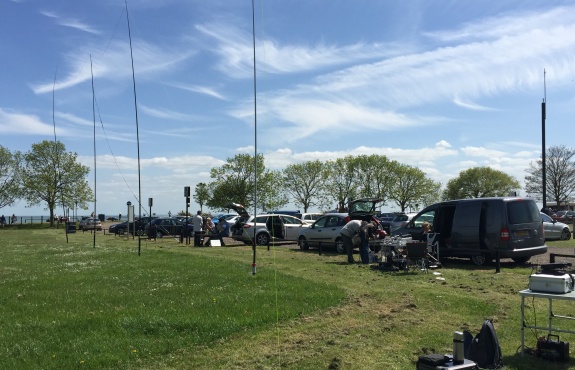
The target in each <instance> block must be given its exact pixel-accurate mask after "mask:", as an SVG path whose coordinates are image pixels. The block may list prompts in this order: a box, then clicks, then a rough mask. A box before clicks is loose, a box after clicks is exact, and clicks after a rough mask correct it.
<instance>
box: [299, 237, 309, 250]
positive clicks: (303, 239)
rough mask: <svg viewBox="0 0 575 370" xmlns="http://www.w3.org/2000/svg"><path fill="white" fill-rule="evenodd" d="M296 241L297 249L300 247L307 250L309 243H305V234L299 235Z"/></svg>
mask: <svg viewBox="0 0 575 370" xmlns="http://www.w3.org/2000/svg"><path fill="white" fill-rule="evenodd" d="M297 243H298V244H299V249H302V250H304V251H307V250H308V249H309V244H308V243H307V240H306V239H305V236H300V237H299V240H298V242H297Z"/></svg>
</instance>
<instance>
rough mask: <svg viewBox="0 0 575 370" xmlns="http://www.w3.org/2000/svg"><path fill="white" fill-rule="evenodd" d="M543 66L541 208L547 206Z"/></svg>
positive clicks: (545, 91) (545, 92)
mask: <svg viewBox="0 0 575 370" xmlns="http://www.w3.org/2000/svg"><path fill="white" fill-rule="evenodd" d="M545 73H546V72H545V68H543V102H542V103H541V179H542V183H543V184H542V185H543V188H542V193H543V194H542V195H543V209H546V208H547V164H546V163H545V162H546V158H545V118H546V116H547V112H546V109H547V108H546V106H545V105H546V103H547V83H546V81H545Z"/></svg>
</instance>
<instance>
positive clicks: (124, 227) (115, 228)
mask: <svg viewBox="0 0 575 370" xmlns="http://www.w3.org/2000/svg"><path fill="white" fill-rule="evenodd" d="M128 230H130V229H129V225H128V221H124V222H122V223H119V224H113V225H110V227H108V232H109V233H110V234H117V235H122V234H124V233H125V232H127V231H128Z"/></svg>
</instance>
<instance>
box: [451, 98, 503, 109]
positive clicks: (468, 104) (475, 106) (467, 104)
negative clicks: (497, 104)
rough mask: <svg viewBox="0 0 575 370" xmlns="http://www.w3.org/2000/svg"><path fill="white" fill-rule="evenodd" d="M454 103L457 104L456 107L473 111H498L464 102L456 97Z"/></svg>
mask: <svg viewBox="0 0 575 370" xmlns="http://www.w3.org/2000/svg"><path fill="white" fill-rule="evenodd" d="M453 102H454V103H455V105H457V106H460V107H462V108H466V109H471V110H481V111H494V110H497V109H494V108H489V107H485V106H483V105H479V104H476V103H473V102H469V101H463V100H462V99H460V98H459V97H455V98H454V99H453Z"/></svg>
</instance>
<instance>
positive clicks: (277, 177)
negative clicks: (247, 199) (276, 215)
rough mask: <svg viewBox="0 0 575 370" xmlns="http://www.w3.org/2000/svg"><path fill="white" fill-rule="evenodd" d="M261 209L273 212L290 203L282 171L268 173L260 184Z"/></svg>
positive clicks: (259, 202)
mask: <svg viewBox="0 0 575 370" xmlns="http://www.w3.org/2000/svg"><path fill="white" fill-rule="evenodd" d="M258 189H259V190H258V204H259V207H258V208H259V209H261V210H263V211H271V210H274V209H279V208H282V207H283V206H285V205H286V204H288V203H289V199H288V197H287V194H286V191H285V189H284V181H283V178H282V173H281V171H266V172H265V173H264V175H263V177H262V182H261V184H258Z"/></svg>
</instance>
